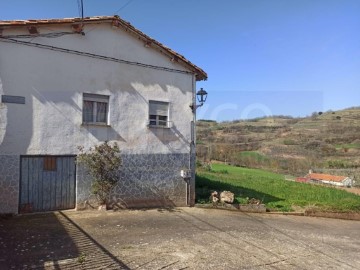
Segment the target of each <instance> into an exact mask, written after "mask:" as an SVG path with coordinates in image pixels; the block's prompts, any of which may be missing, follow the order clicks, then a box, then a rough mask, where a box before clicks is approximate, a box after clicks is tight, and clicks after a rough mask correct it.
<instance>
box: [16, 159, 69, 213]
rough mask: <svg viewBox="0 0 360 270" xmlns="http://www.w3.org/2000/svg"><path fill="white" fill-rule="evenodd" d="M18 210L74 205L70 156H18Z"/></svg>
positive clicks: (27, 211)
mask: <svg viewBox="0 0 360 270" xmlns="http://www.w3.org/2000/svg"><path fill="white" fill-rule="evenodd" d="M20 175H21V176H20V203H19V213H31V212H44V211H52V210H62V209H71V208H75V157H74V156H22V157H21V173H20Z"/></svg>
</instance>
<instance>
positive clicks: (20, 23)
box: [0, 16, 207, 81]
mask: <svg viewBox="0 0 360 270" xmlns="http://www.w3.org/2000/svg"><path fill="white" fill-rule="evenodd" d="M104 22H108V23H112V24H113V25H114V26H116V27H122V28H124V29H125V31H128V32H129V31H130V32H131V33H132V34H134V35H136V36H137V37H138V38H140V39H142V40H143V41H144V42H146V44H148V45H149V46H151V47H155V48H156V49H158V50H159V51H161V52H165V53H167V54H168V55H169V56H172V58H173V59H174V60H175V61H177V62H179V63H182V64H183V65H185V66H186V67H187V68H188V69H190V70H191V71H193V72H194V73H195V74H196V80H198V81H201V80H206V79H207V74H206V72H205V71H204V70H202V69H201V68H199V67H198V66H196V65H195V64H193V63H191V62H190V61H189V60H187V59H186V58H185V57H184V56H183V55H181V54H179V53H177V52H175V51H173V50H171V49H170V48H168V47H166V46H165V45H163V44H162V43H160V42H158V41H156V40H155V39H153V38H151V37H149V36H148V35H146V34H144V33H143V32H141V31H140V30H138V29H137V28H135V27H134V26H132V25H131V24H130V23H129V22H127V21H125V20H123V19H121V18H120V17H119V16H97V17H85V18H84V19H81V18H63V19H39V20H12V21H0V28H14V27H24V26H36V25H38V26H41V25H50V24H52V25H54V24H73V23H83V24H89V23H104Z"/></svg>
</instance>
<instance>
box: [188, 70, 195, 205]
mask: <svg viewBox="0 0 360 270" xmlns="http://www.w3.org/2000/svg"><path fill="white" fill-rule="evenodd" d="M195 76H196V75H195V74H193V76H192V105H193V108H194V109H193V111H192V113H193V120H192V121H191V123H190V129H191V142H190V157H189V168H190V179H189V181H188V182H187V185H188V186H187V204H188V206H194V205H195V169H196V143H195V142H196V77H195Z"/></svg>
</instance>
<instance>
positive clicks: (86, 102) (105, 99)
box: [83, 93, 109, 125]
mask: <svg viewBox="0 0 360 270" xmlns="http://www.w3.org/2000/svg"><path fill="white" fill-rule="evenodd" d="M108 112H109V96H104V95H95V94H86V93H84V94H83V123H86V124H105V125H106V124H108Z"/></svg>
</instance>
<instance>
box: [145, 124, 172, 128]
mask: <svg viewBox="0 0 360 270" xmlns="http://www.w3.org/2000/svg"><path fill="white" fill-rule="evenodd" d="M147 127H148V128H161V129H170V127H165V126H155V125H148V126H147Z"/></svg>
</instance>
